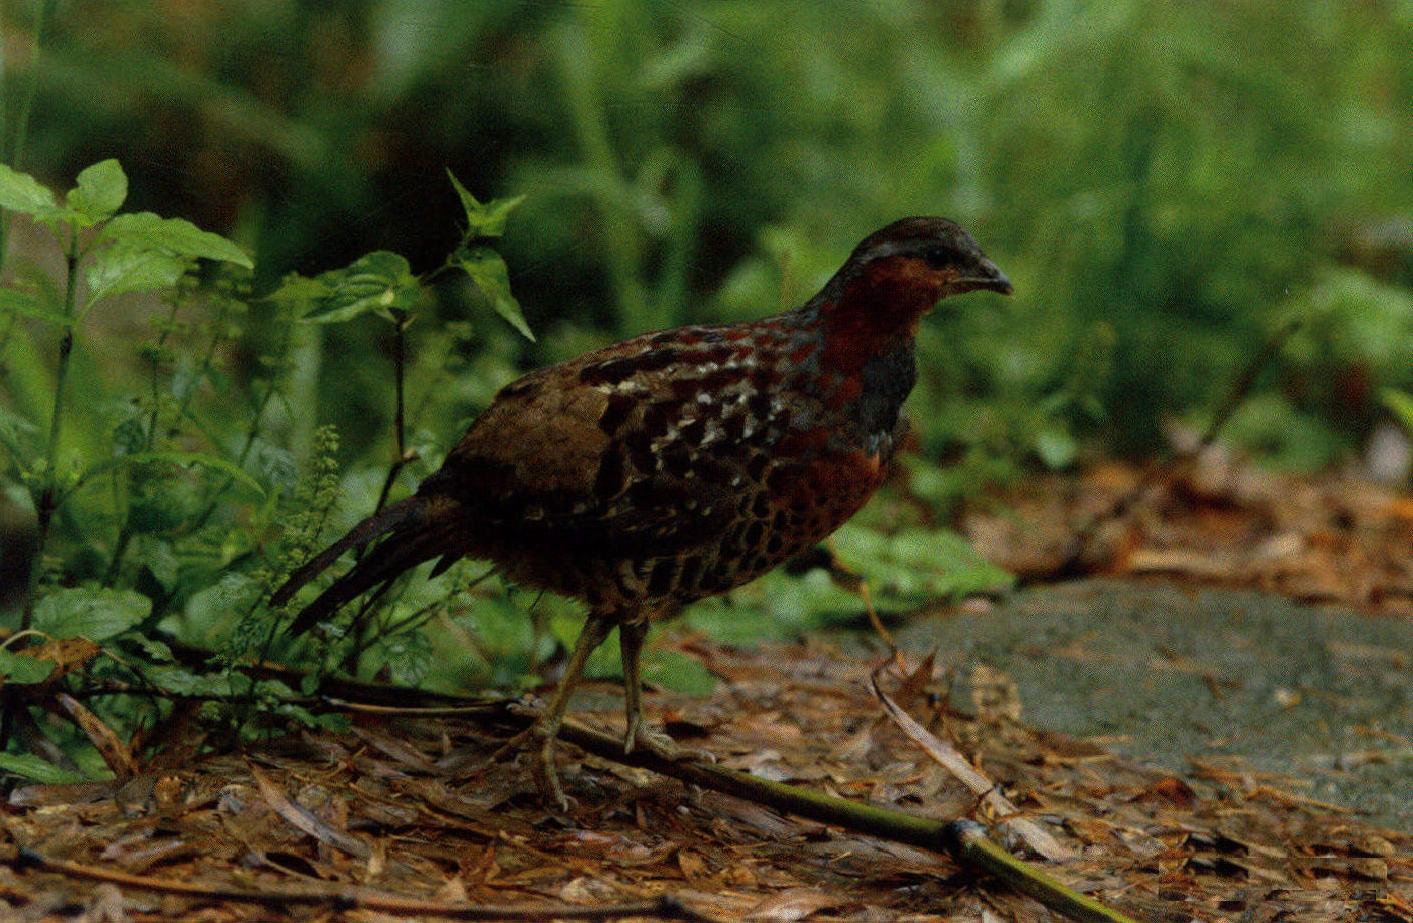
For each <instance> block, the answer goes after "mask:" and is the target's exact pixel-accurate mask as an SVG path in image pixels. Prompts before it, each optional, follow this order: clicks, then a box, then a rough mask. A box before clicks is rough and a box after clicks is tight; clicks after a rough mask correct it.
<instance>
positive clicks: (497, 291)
mask: <svg viewBox="0 0 1413 923" xmlns="http://www.w3.org/2000/svg"><path fill="white" fill-rule="evenodd" d="M452 259H453V260H454V261H455V262H456V265H457V266H460V267H461V268H462V269H463V270H464V271H465V272H466V274H467V275H468V276H470V277H471V281H472V282H475V283H476V287H477V288H479V289H480V290H481V294H483V295H485V296H486V299H487V300H488V301H489V302H490V303H491V307H493V308H495V311H496V313H497V314H499V315H500V316H501V317H503V318H505V319H506V320H507V321H509V323H510V326H512V327H514V328H515V329H516V330H518V331H520V333H521V335H522V336H524V337H525V339H527V340H530V341H531V342H534V340H535V335H534V334H533V333H531V332H530V325H529V324H527V323H525V315H524V314H523V313H522V312H521V310H520V302H518V301H516V300H515V296H514V295H512V294H511V293H510V275H509V273H508V272H507V271H506V268H505V260H503V259H501V257H500V254H499V253H497V252H495V251H494V250H492V249H491V248H490V247H473V248H471V249H470V250H466V249H464V248H462V249H458V250H457V251H456V254H455V255H454V256H453V257H452Z"/></svg>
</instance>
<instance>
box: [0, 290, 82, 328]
mask: <svg viewBox="0 0 1413 923" xmlns="http://www.w3.org/2000/svg"><path fill="white" fill-rule="evenodd" d="M7 311H8V312H10V313H12V314H18V315H19V316H21V317H32V318H34V319H35V320H42V321H44V322H46V323H50V324H56V325H58V326H60V327H68V326H69V325H70V324H72V323H73V321H72V319H71V318H68V317H65V316H64V312H62V311H56V310H54V309H53V308H47V307H45V306H44V305H43V304H41V303H40V300H39V299H38V298H36V297H35V296H34V295H31V294H30V293H29V292H22V291H20V290H18V289H13V288H0V314H3V313H5V312H7Z"/></svg>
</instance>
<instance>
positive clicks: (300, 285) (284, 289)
mask: <svg viewBox="0 0 1413 923" xmlns="http://www.w3.org/2000/svg"><path fill="white" fill-rule="evenodd" d="M332 293H333V289H332V288H330V287H329V286H327V285H325V284H324V283H323V282H320V281H319V280H318V279H311V278H309V277H308V276H301V275H300V274H299V273H297V272H292V273H290V274H289V275H287V276H285V277H284V278H283V279H281V280H280V287H279V288H277V289H275V290H274V291H273V292H271V293H270V294H268V295H266V296H265V299H264V300H266V301H273V302H275V303H276V304H284V305H299V304H309V305H313V304H314V303H315V302H317V301H319V300H320V299H323V298H327V297H329V295H330V294H332Z"/></svg>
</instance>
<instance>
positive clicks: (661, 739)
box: [618, 618, 716, 762]
mask: <svg viewBox="0 0 1413 923" xmlns="http://www.w3.org/2000/svg"><path fill="white" fill-rule="evenodd" d="M647 636H648V620H647V619H646V618H642V619H639V620H637V621H632V622H622V623H620V624H619V626H618V646H619V653H620V655H621V657H622V659H623V707H624V717H625V718H626V719H627V728H626V730H625V731H624V732H623V752H624V753H632V752H633V750H634V748H635V747H639V746H641V747H642V748H643V749H644V750H647V751H649V752H650V753H655V754H657V755H658V756H661V757H663V758H664V759H669V760H681V759H697V760H706V761H709V762H715V760H716V758H715V757H714V756H712V754H710V753H708V752H707V751H705V750H691V749H687V748H684V747H680V746H678V744H677V742H676V741H674V740H673V739H672V738H671V737H669V736H667V733H666V732H665V731H660V730H658V729H656V728H654V727H653V726H652V725H650V724H648V723H647V722H646V721H644V720H643V673H642V654H643V641H644V639H645V638H647Z"/></svg>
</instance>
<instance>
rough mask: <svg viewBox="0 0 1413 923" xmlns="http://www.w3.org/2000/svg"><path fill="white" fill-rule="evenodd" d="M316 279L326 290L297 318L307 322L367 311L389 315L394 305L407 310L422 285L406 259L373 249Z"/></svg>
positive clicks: (338, 320)
mask: <svg viewBox="0 0 1413 923" xmlns="http://www.w3.org/2000/svg"><path fill="white" fill-rule="evenodd" d="M317 281H318V282H319V283H321V284H322V285H324V286H325V287H326V288H327V289H328V294H326V295H324V296H323V297H322V298H319V299H318V302H317V305H316V307H315V308H314V310H312V311H310V312H309V313H308V314H305V315H304V316H303V317H301V318H300V321H301V322H303V323H306V324H339V323H343V322H344V321H347V320H352V319H353V318H355V317H359V316H360V315H363V314H367V313H368V312H370V311H376V312H378V313H380V314H383V315H385V316H389V317H390V316H391V314H390V312H391V311H393V310H394V309H396V310H402V311H407V310H411V309H412V308H414V307H416V305H417V302H418V301H419V300H420V299H421V297H422V286H421V284H420V283H419V282H418V281H417V277H416V276H414V275H412V267H411V266H409V265H408V263H407V260H406V259H405V258H403V257H401V256H398V255H397V254H396V253H389V252H388V251H386V250H377V251H374V252H373V253H370V254H368V255H367V256H364V257H361V258H360V259H358V260H355V261H354V262H353V263H352V264H350V265H349V266H347V267H346V268H344V269H339V270H335V271H334V272H326V273H324V274H323V275H321V276H319V278H318V280H317ZM302 288H304V289H305V290H306V291H308V290H309V289H308V288H307V287H304V286H302Z"/></svg>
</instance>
